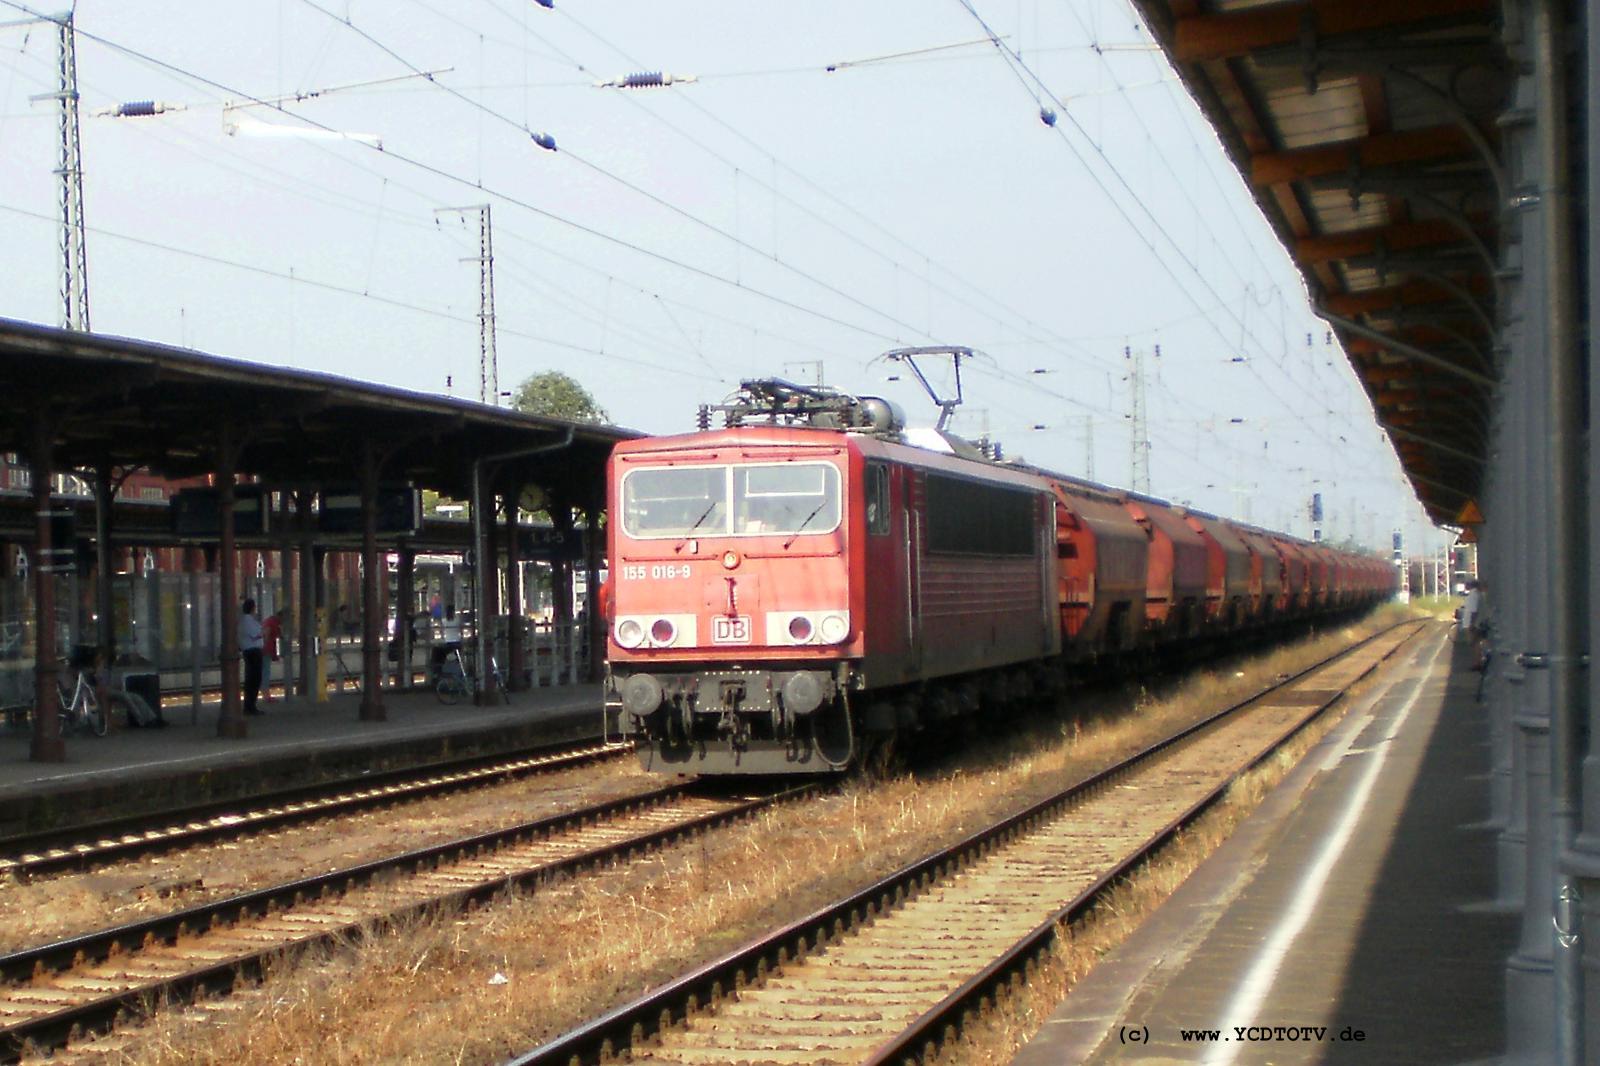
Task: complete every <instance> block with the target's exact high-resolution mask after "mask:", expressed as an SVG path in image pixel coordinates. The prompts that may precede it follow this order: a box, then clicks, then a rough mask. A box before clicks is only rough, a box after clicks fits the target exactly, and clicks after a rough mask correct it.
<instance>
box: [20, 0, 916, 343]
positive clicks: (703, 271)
mask: <svg viewBox="0 0 1600 1066" xmlns="http://www.w3.org/2000/svg"><path fill="white" fill-rule="evenodd" d="M0 3H3V4H5V5H6V6H8V7H12V8H15V9H17V10H19V11H22V12H25V13H27V14H30V15H34V16H35V17H43V16H41V15H39V13H38V12H36V11H34V10H33V9H32V8H31V7H29V6H28V5H27V4H24V3H22V2H20V0H0ZM78 35H79V36H80V37H83V38H85V39H88V40H92V41H94V42H96V43H97V44H101V45H104V46H105V47H107V48H111V49H113V50H115V51H117V52H119V53H121V54H124V55H127V56H129V57H131V58H135V59H139V60H141V61H143V62H146V63H149V64H152V65H154V66H157V67H160V68H161V69H163V70H166V71H168V72H169V73H172V74H175V75H177V76H179V77H182V78H186V79H190V80H193V81H195V82H197V83H199V84H203V85H207V86H210V87H211V88H214V89H218V90H220V91H222V92H225V93H230V94H233V95H235V96H238V97H240V98H242V99H249V100H254V101H256V102H258V103H263V104H264V103H265V102H264V101H261V100H259V99H258V98H256V97H255V96H253V95H251V94H249V93H246V92H244V91H243V90H241V89H238V88H236V87H234V86H230V85H228V84H226V83H224V82H220V81H217V80H216V79H214V78H210V77H207V76H205V75H202V74H198V73H196V72H194V71H191V70H187V69H185V68H183V67H180V66H178V65H176V64H173V63H169V62H167V61H165V60H162V59H159V58H157V57H154V56H151V55H149V54H147V53H144V52H141V51H139V50H138V49H135V48H131V47H129V46H127V45H124V44H121V43H120V42H117V41H114V40H111V39H109V38H107V37H104V36H101V35H99V34H94V33H91V32H87V31H84V30H83V29H81V28H80V29H79V30H78ZM266 106H269V107H273V106H274V105H270V104H268V105H266ZM274 110H277V111H279V112H281V113H283V114H284V115H287V116H290V117H292V118H295V119H296V120H298V121H300V122H303V123H305V124H306V125H308V126H310V127H312V128H314V129H321V130H327V131H329V132H336V131H334V130H333V127H331V126H328V125H326V124H325V123H321V122H317V121H316V120H315V119H309V118H306V117H305V116H302V115H298V114H295V113H294V112H291V111H289V110H287V109H286V108H284V107H282V106H281V105H278V106H276V107H274ZM350 143H351V144H352V145H353V146H355V147H359V148H361V149H364V150H366V151H372V152H378V153H380V154H382V155H383V156H384V157H386V158H388V159H392V160H394V161H396V162H397V163H401V164H404V165H406V166H409V167H412V168H414V169H416V170H419V171H421V172H423V173H427V174H431V175H433V176H434V177H437V178H440V179H442V180H444V181H447V182H449V183H451V184H455V185H461V186H463V187H466V188H470V189H473V190H475V191H477V192H478V193H479V194H480V195H486V196H489V197H492V198H494V199H496V200H500V201H502V202H504V203H507V204H510V205H512V206H515V207H517V208H519V209H521V210H524V211H527V212H529V213H532V214H535V215H538V216H540V217H543V218H546V219H549V220H551V221H553V222H556V223H559V224H560V225H563V226H566V227H568V228H570V229H572V230H574V231H575V232H579V233H583V234H586V235H588V236H590V237H593V238H595V239H596V240H600V241H602V242H604V243H607V244H610V245H613V246H615V247H618V248H622V249H625V250H628V251H631V252H633V253H635V254H638V255H641V256H644V257H646V258H648V259H652V260H655V261H657V262H660V263H663V264H666V265H668V266H672V267H675V268H677V269H680V270H683V271H685V272H687V273H691V274H694V275H696V276H699V277H702V278H704V279H706V280H709V281H713V282H716V283H717V284H720V285H724V286H727V287H729V288H732V289H736V290H738V291H740V292H744V293H748V294H750V295H752V296H755V297H757V298H759V299H762V300H765V301H767V302H769V303H771V304H773V305H775V306H780V307H785V308H788V309H789V310H792V311H795V312H798V313H800V314H803V315H806V316H808V317H811V318H814V319H817V320H818V321H823V322H827V323H830V324H832V325H835V326H838V327H840V328H842V329H845V330H848V331H850V332H853V333H857V334H860V335H862V336H865V337H870V338H872V339H873V340H876V341H885V342H888V343H890V344H893V343H896V342H897V341H898V340H899V339H900V338H898V337H897V336H895V335H893V334H889V333H885V332H883V331H882V330H880V329H876V328H874V327H871V326H866V325H863V324H861V323H859V322H852V321H850V320H848V319H845V318H842V317H840V316H838V315H834V314H830V313H828V312H826V311H821V310H818V309H817V308H815V307H810V306H807V305H805V304H802V303H799V302H797V301H795V300H791V299H788V298H787V297H784V296H780V295H778V294H776V293H773V292H769V291H767V290H765V289H760V288H756V287H755V286H752V285H745V284H739V283H737V282H735V281H734V280H732V279H730V278H727V277H725V276H723V275H721V274H718V273H717V272H716V271H713V270H710V269H707V268H705V267H702V266H699V265H697V264H694V263H689V262H686V261H684V260H681V259H677V258H675V257H673V256H671V255H668V254H666V253H664V252H660V251H657V250H655V249H653V248H648V247H646V246H644V245H641V244H637V243H635V242H633V241H629V240H627V239H625V238H622V237H618V236H617V235H615V234H613V233H608V232H606V231H605V230H602V229H599V228H598V227H596V226H591V225H588V224H587V223H583V222H579V221H576V220H575V219H570V218H567V217H566V216H564V215H561V214H558V213H557V212H554V211H551V210H549V209H547V208H542V207H540V206H538V205H537V204H534V203H532V202H530V201H528V200H526V199H524V198H522V197H518V196H515V195H512V194H511V193H509V192H506V191H504V190H502V189H498V188H495V187H492V186H489V185H487V184H479V183H477V182H475V181H473V180H472V179H470V178H466V177H463V176H462V175H460V174H456V173H453V172H452V171H449V170H447V169H445V168H444V167H441V166H438V165H436V164H433V163H429V162H427V161H426V160H424V159H420V158H418V157H415V156H411V155H407V154H405V153H401V152H398V151H396V150H394V149H393V148H390V147H382V146H376V145H372V144H367V143H363V142H356V141H352V142H350ZM919 335H920V334H919Z"/></svg>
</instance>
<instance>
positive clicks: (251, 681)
mask: <svg viewBox="0 0 1600 1066" xmlns="http://www.w3.org/2000/svg"><path fill="white" fill-rule="evenodd" d="M239 654H240V655H241V656H242V657H243V658H244V713H245V714H265V713H266V712H265V711H263V710H261V708H259V707H257V706H256V696H257V695H258V694H259V693H260V692H261V619H259V618H257V617H256V601H255V600H245V601H244V612H243V613H242V614H241V615H239Z"/></svg>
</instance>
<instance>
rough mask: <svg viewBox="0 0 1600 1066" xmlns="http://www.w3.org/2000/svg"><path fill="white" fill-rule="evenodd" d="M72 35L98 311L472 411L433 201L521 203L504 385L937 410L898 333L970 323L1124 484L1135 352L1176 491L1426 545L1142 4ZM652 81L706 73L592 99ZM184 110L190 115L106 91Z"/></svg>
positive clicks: (464, 327)
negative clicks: (844, 397) (889, 356)
mask: <svg viewBox="0 0 1600 1066" xmlns="http://www.w3.org/2000/svg"><path fill="white" fill-rule="evenodd" d="M969 2H970V6H969ZM59 11H60V9H59V8H57V7H53V6H52V7H39V6H34V5H31V4H30V3H29V2H27V0H0V23H10V24H9V25H5V26H4V28H0V245H3V248H4V251H3V253H0V315H4V316H6V317H12V318H20V319H26V320H30V321H37V322H43V323H47V324H53V323H55V322H57V320H58V317H59V298H58V296H57V284H58V277H59V264H58V259H57V256H58V251H57V245H58V241H59V222H58V221H57V219H58V214H57V213H58V211H59V206H58V204H59V184H58V179H57V178H56V176H55V174H54V173H53V171H54V170H55V168H56V166H57V157H56V152H57V143H58V138H57V127H56V118H55V109H54V108H55V105H54V103H53V102H52V101H49V100H42V101H32V100H30V97H33V96H36V95H39V94H42V93H49V92H53V91H54V89H55V77H56V64H57V59H56V46H57V34H56V31H55V27H54V26H53V25H50V24H39V23H35V24H33V25H20V24H16V23H18V22H20V21H22V20H24V19H26V18H27V17H28V15H29V14H30V13H43V14H52V15H53V14H58V13H59ZM76 18H77V26H78V29H79V31H80V33H79V37H78V78H79V88H80V92H81V94H82V104H81V108H82V127H81V128H82V144H83V160H84V190H85V191H84V202H85V217H86V218H87V220H88V223H89V226H90V233H89V236H88V256H89V284H90V308H91V313H92V325H93V328H94V329H95V331H96V332H101V333H109V334H117V335H123V336H129V337H136V338H141V339H146V340H153V341H159V342H163V343H168V344H178V345H184V346H188V347H192V348H196V349H198V350H201V351H204V352H207V353H210V354H214V355H221V356H228V357H233V358H241V359H248V360H254V361H258V362H262V363H268V364H274V365H282V366H295V367H307V368H315V369H319V370H325V371H329V372H332V373H337V374H343V375H347V376H349V377H352V378H357V379H362V380H367V381H374V382H380V383H383V384H388V385H395V386H400V387H404V388H410V389H416V390H419V391H424V392H437V393H444V392H446V391H449V392H451V393H452V394H453V395H456V396H460V397H467V398H476V396H477V394H478V325H477V313H478V294H479V285H478V267H477V264H476V262H471V261H467V262H464V261H463V260H464V259H471V258H474V257H476V256H477V254H478V228H477V216H476V214H475V213H472V214H468V215H466V216H462V215H460V214H450V213H446V214H442V215H441V214H438V213H437V209H439V208H449V207H460V206H473V205H477V204H482V203H489V204H491V205H492V214H493V240H494V253H495V297H496V300H495V306H496V312H497V322H498V327H499V329H498V350H499V377H500V388H501V389H502V390H510V389H512V388H514V387H515V385H516V384H517V382H519V381H521V380H522V379H523V378H525V377H527V376H528V375H529V374H532V373H535V372H538V371H541V370H545V369H550V368H555V369H560V370H563V371H565V372H567V373H569V374H571V375H572V376H574V377H575V378H577V379H578V380H579V381H581V382H582V383H583V384H584V385H585V387H587V388H588V389H589V390H590V391H591V392H592V393H593V394H594V395H595V396H596V398H597V399H598V400H599V401H600V403H601V404H602V405H604V406H605V407H606V408H607V409H608V410H609V411H610V412H611V414H612V416H613V417H614V418H615V420H616V421H618V422H619V423H621V424H624V425H629V426H633V427H637V428H639V429H643V430H646V431H651V432H681V431H684V430H687V429H689V428H691V427H692V425H693V419H694V413H695V408H696V405H697V404H699V403H702V402H716V401H718V400H720V399H722V398H723V397H724V396H725V395H726V394H727V393H728V392H729V391H730V390H731V389H733V388H734V387H735V386H736V385H737V383H738V381H739V380H740V379H741V378H747V377H760V376H772V375H778V376H788V377H791V378H793V379H796V380H806V381H809V380H813V379H814V376H815V374H816V371H817V369H818V364H820V365H821V370H822V374H823V380H824V381H825V382H826V383H827V384H830V385H835V386H838V387H840V388H844V389H848V390H853V391H857V392H862V393H869V394H876V395H886V396H889V397H890V398H892V399H895V400H897V401H898V402H900V403H901V404H902V405H904V406H905V407H906V409H907V410H908V412H909V413H910V415H911V416H912V420H913V422H914V423H931V421H932V420H933V417H934V416H935V414H936V411H935V409H934V408H933V406H932V405H931V403H930V402H929V401H928V400H927V399H926V398H925V397H923V396H922V395H921V393H920V392H919V391H917V389H916V386H915V385H914V383H912V382H911V381H910V378H909V375H904V374H903V373H902V372H900V371H899V370H898V369H897V368H892V367H890V366H888V365H887V364H885V363H884V362H883V361H881V360H879V359H878V358H877V357H878V356H879V354H880V353H881V352H883V351H884V350H886V349H889V348H893V347H900V346H906V345H915V344H931V343H938V344H964V345H970V346H972V347H974V348H976V349H979V350H980V351H981V352H983V353H985V356H986V358H984V359H981V360H979V361H978V362H976V363H974V364H970V365H969V366H968V367H966V368H965V369H966V373H965V385H966V406H965V407H964V408H963V410H962V412H961V413H960V414H959V415H958V417H957V419H956V421H955V423H954V428H955V429H956V430H957V431H959V432H962V433H964V434H966V435H969V436H976V435H978V434H979V433H981V432H984V431H985V430H987V431H988V432H989V433H990V435H991V436H994V437H997V438H998V439H999V440H1000V441H1001V442H1002V444H1003V445H1004V447H1005V449H1006V452H1007V454H1010V455H1022V456H1025V457H1026V458H1027V459H1028V460H1029V461H1030V462H1034V463H1037V464H1039V465H1041V466H1045V467H1049V468H1053V469H1058V470H1061V471H1064V472H1067V473H1072V474H1079V475H1082V474H1084V473H1086V472H1087V467H1088V458H1089V456H1088V450H1089V442H1090V441H1091V440H1092V448H1093V474H1094V477H1095V478H1096V479H1097V480H1100V481H1103V482H1106V483H1108V484H1113V485H1118V486H1129V485H1130V483H1131V467H1130V464H1131V446H1130V440H1131V434H1130V422H1129V419H1128V415H1129V413H1130V405H1131V402H1132V387H1131V386H1132V382H1131V376H1130V374H1131V369H1132V367H1131V363H1132V361H1131V360H1129V359H1126V358H1125V357H1124V351H1125V349H1131V350H1133V351H1137V352H1142V353H1144V364H1145V376H1146V397H1147V409H1148V417H1149V425H1150V439H1151V448H1150V470H1151V491H1152V492H1154V493H1155V494H1157V495H1160V496H1165V497H1167V498H1171V499H1175V500H1183V501H1190V502H1192V503H1193V504H1194V505H1195V506H1198V507H1202V508H1204V509H1207V510H1211V511H1215V512H1218V513H1222V514H1229V515H1234V516H1236V517H1240V518H1248V519H1250V520H1253V521H1255V522H1257V523H1259V524H1262V525H1266V526H1270V527H1273V528H1278V529H1287V530H1288V531H1289V532H1293V533H1296V534H1299V535H1302V536H1305V535H1309V524H1308V520H1307V515H1306V506H1305V504H1306V501H1307V500H1308V499H1309V497H1310V495H1311V493H1312V492H1320V493H1322V495H1323V498H1324V506H1325V508H1326V510H1327V513H1328V519H1327V520H1326V521H1325V523H1324V529H1325V532H1326V533H1327V535H1329V536H1330V537H1333V538H1343V537H1346V536H1350V535H1356V536H1358V537H1359V538H1360V539H1361V540H1362V541H1363V542H1367V543H1370V544H1371V545H1373V546H1374V547H1381V548H1384V549H1387V546H1388V539H1389V530H1390V529H1392V528H1394V527H1395V526H1397V525H1399V526H1403V527H1405V528H1406V529H1407V530H1408V540H1409V541H1410V543H1411V544H1412V546H1413V547H1419V548H1420V547H1422V546H1424V538H1423V533H1424V530H1425V528H1426V527H1425V523H1424V520H1423V519H1422V517H1421V511H1420V508H1418V507H1417V505H1416V503H1415V501H1414V500H1413V499H1412V496H1411V493H1410V491H1409V488H1408V487H1407V486H1406V485H1405V483H1404V481H1403V480H1402V478H1401V477H1400V474H1399V465H1398V463H1397V462H1396V460H1395V458H1394V455H1393V451H1392V449H1391V448H1390V447H1389V445H1388V444H1387V442H1386V441H1385V440H1384V438H1383V437H1382V435H1381V433H1380V431H1379V430H1378V428H1377V426H1376V424H1375V423H1374V422H1373V420H1372V417H1371V412H1370V408H1369V405H1368V403H1367V401H1366V398H1365V396H1364V394H1363V393H1362V392H1361V390H1360V388H1359V386H1358V385H1357V384H1356V383H1355V380H1354V377H1353V374H1352V373H1351V371H1350V369H1349V367H1348V364H1347V362H1346V360H1345V357H1344V355H1343V353H1342V352H1341V351H1340V350H1339V349H1338V348H1337V347H1336V346H1330V345H1329V344H1328V343H1327V342H1326V337H1327V331H1326V328H1325V327H1324V326H1322V325H1321V324H1320V323H1319V322H1318V321H1317V320H1316V319H1315V318H1314V317H1313V316H1312V315H1311V313H1310V310H1309V308H1308V306H1307V301H1306V297H1305V291H1304V287H1303V285H1302V283H1301V281H1300V278H1299V276H1298V274H1297V273H1296V272H1295V271H1294V269H1293V267H1292V265H1291V264H1290V262H1289V260H1288V257H1287V255H1286V254H1285V252H1284V251H1283V249H1282V247H1281V246H1280V245H1279V243H1278V242H1277V239H1276V237H1275V236H1274V234H1273V233H1272V231H1271V230H1270V228H1269V227H1268V226H1267V225H1266V223H1265V221H1264V220H1263V219H1262V218H1261V216H1260V213H1259V211H1258V209H1257V208H1256V206H1255V204H1254V202H1253V201H1252V200H1251V199H1250V196H1249V194H1248V191H1247V190H1246V189H1245V187H1244V185H1243V183H1242V182H1241V180H1240V179H1239V177H1238V175H1237V173H1236V172H1235V171H1234V170H1233V169H1232V167H1231V165H1230V164H1229V163H1228V161H1227V160H1226V158H1225V157H1224V155H1223V153H1222V150H1221V147H1220V145H1219V144H1218V142H1217V140H1216V137H1215V136H1214V134H1213V133H1212V132H1211V130H1210V128H1209V127H1208V126H1207V125H1206V123H1205V122H1204V120H1203V119H1202V118H1201V117H1200V115H1199V113H1198V110H1197V108H1196V107H1195V106H1194V104H1193V103H1192V102H1191V101H1190V100H1189V98H1188V96H1187V94H1186V93H1185V92H1184V91H1183V88H1182V86H1181V85H1180V84H1179V83H1178V82H1177V81H1176V79H1175V77H1174V76H1173V74H1172V72H1171V71H1170V70H1169V69H1168V68H1167V66H1166V64H1165V62H1164V60H1163V59H1162V57H1161V56H1160V53H1159V52H1158V51H1156V50H1154V48H1153V47H1152V46H1151V45H1150V42H1149V37H1148V35H1147V34H1146V33H1145V32H1144V30H1143V28H1142V27H1141V26H1139V25H1138V23H1137V21H1136V19H1135V17H1134V15H1133V13H1132V12H1131V10H1130V9H1129V8H1128V7H1127V6H1126V5H1125V4H1124V3H1123V2H1122V0H1084V2H1066V0H1053V2H1048V3H1047V2H1040V0H1035V2H1032V3H1021V2H1012V3H1006V4H1001V3H995V2H993V0H968V2H963V0H948V2H942V3H927V2H918V3H911V2H901V0H879V2H875V3H872V4H861V3H836V2H828V0H818V2H813V3H809V4H800V5H797V4H778V3H752V2H749V0H741V2H731V0H724V2H718V0H709V2H704V3H699V4H694V5H685V4H663V3H659V2H655V3H644V2H637V0H614V2H612V3H607V4H588V3H583V2H579V0H556V6H555V7H554V8H552V9H547V8H544V7H542V6H540V5H539V4H538V3H536V2H533V0H460V2H456V3H449V4H445V3H440V2H438V0H391V2H388V3H381V4H380V3H376V2H351V0H344V2H339V0H315V2H312V0H275V2H272V3H261V2H257V3H237V2H226V0H219V2H215V3H208V4H204V5H199V4H194V5H184V6H183V9H182V10H179V8H178V6H177V5H173V4H170V3H167V4H161V3H152V2H148V0H117V2H115V3H113V2H110V0H87V2H85V3H80V4H79V5H78V7H77V16H76ZM991 31H992V33H993V34H994V35H995V36H997V37H998V38H999V39H1000V42H999V45H998V46H997V45H996V44H995V43H994V42H993V41H991V40H990V39H989V34H990V33H991ZM1008 52H1009V55H1008V54H1007V53H1008ZM830 66H832V67H833V68H834V69H832V70H829V69H828V68H829V67H830ZM419 71H420V72H427V73H428V74H430V75H431V77H423V76H418V72H419ZM644 71H665V72H669V73H671V74H672V75H674V76H679V77H681V76H693V77H695V78H697V79H698V80H696V81H693V82H688V83H677V84H673V85H671V86H669V87H659V88H648V89H634V90H624V89H616V88H600V87H596V86H595V83H596V82H597V81H602V80H605V79H609V78H613V77H617V76H624V75H627V74H630V73H639V72H644ZM374 82H381V84H371V83H374ZM347 86H357V87H354V88H345V87H347ZM297 96H299V97H301V98H300V99H296V97H297ZM152 99H153V100H157V101H161V102H162V103H164V104H167V105H171V106H172V107H173V108H174V110H170V111H167V112H165V113H163V114H159V115H155V116H149V117H136V118H117V117H105V116H100V115H96V112H99V111H102V110H104V109H108V108H113V109H114V108H115V107H116V106H117V105H119V104H123V103H127V102H130V101H137V100H152ZM261 101H277V102H278V105H277V106H276V107H274V106H268V105H266V104H262V103H260V102H261ZM230 103H231V104H233V105H235V106H232V107H230V106H227V105H228V104H230ZM238 105H246V106H238ZM1041 109H1048V110H1049V111H1050V112H1052V113H1053V114H1054V119H1055V121H1054V125H1048V124H1047V123H1046V122H1044V121H1042V119H1041ZM288 127H292V128H296V129H298V130H300V131H302V132H301V133H293V132H290V131H289V130H288V129H286V128H288ZM534 135H538V136H539V137H540V138H544V137H546V136H548V137H551V138H554V142H555V144H556V147H557V150H555V151H549V150H546V149H545V148H543V147H540V145H539V144H538V143H536V142H535V140H534ZM374 142H381V148H379V147H377V146H376V145H375V143H374ZM1308 341H1309V343H1308ZM1158 347H1159V351H1160V355H1159V357H1157V355H1156V354H1155V353H1156V351H1157V348H1158ZM1038 371H1043V373H1038ZM897 373H900V374H901V377H902V380H899V381H888V380H886V379H887V378H888V377H890V376H891V375H894V374H897ZM447 378H448V379H449V380H450V382H451V385H450V386H449V388H448V389H447V384H446V382H447ZM1432 537H1433V540H1432V541H1431V543H1438V542H1439V541H1438V535H1437V534H1433V535H1432Z"/></svg>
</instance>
